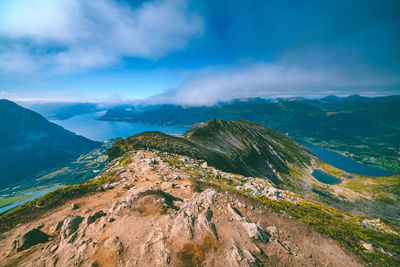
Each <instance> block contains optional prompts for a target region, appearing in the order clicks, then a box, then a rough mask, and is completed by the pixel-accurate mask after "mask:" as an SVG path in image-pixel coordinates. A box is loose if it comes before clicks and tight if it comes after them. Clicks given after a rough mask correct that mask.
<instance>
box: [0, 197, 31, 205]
mask: <svg viewBox="0 0 400 267" xmlns="http://www.w3.org/2000/svg"><path fill="white" fill-rule="evenodd" d="M31 196H32V195H29V194H24V195H17V196H12V197H0V208H1V207H4V206H7V205H10V204H13V203H15V202H19V201H22V200H25V199H27V198H30V197H31Z"/></svg>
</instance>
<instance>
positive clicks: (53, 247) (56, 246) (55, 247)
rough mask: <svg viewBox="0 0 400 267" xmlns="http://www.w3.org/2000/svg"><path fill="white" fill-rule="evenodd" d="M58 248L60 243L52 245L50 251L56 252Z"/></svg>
mask: <svg viewBox="0 0 400 267" xmlns="http://www.w3.org/2000/svg"><path fill="white" fill-rule="evenodd" d="M57 249H58V245H55V246H52V247H51V248H50V253H53V252H55V251H56V250H57Z"/></svg>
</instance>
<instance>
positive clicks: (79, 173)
mask: <svg viewBox="0 0 400 267" xmlns="http://www.w3.org/2000/svg"><path fill="white" fill-rule="evenodd" d="M111 145H112V143H111V142H109V143H105V144H103V145H102V146H101V147H100V148H97V149H94V150H92V151H90V152H89V153H85V154H83V155H80V156H79V157H78V158H76V159H75V160H73V161H72V162H69V163H67V164H64V165H61V166H59V167H58V168H54V169H47V170H43V171H41V172H38V173H35V174H34V175H32V176H31V177H29V178H28V179H26V180H24V181H22V182H20V183H18V184H16V185H18V186H19V188H18V192H23V191H26V190H31V189H34V188H37V187H41V186H49V185H53V184H64V185H65V184H77V183H81V182H82V181H87V180H90V179H92V178H93V177H95V176H97V175H98V173H99V172H100V171H101V170H102V169H103V168H104V166H105V164H106V163H107V160H108V157H107V153H106V151H107V149H108V148H109V147H110V146H111ZM14 191H15V189H8V190H2V191H1V194H2V195H10V196H12V194H13V192H14Z"/></svg>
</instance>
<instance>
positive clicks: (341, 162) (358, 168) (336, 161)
mask: <svg viewBox="0 0 400 267" xmlns="http://www.w3.org/2000/svg"><path fill="white" fill-rule="evenodd" d="M297 142H299V143H300V144H302V145H304V146H306V147H307V148H308V149H310V150H311V151H312V152H314V154H315V155H317V156H318V157H320V158H321V159H323V160H325V161H326V162H328V163H329V164H331V165H332V166H334V167H336V168H338V169H341V170H344V171H346V172H349V173H355V174H361V175H369V176H384V175H389V174H391V173H390V172H388V171H385V170H382V169H378V168H374V167H370V166H367V165H364V164H362V163H359V162H356V161H354V160H351V159H350V158H348V157H345V156H343V155H341V154H339V153H336V152H333V151H330V150H327V149H323V148H320V147H319V146H316V145H313V144H310V143H307V142H304V141H299V140H297Z"/></svg>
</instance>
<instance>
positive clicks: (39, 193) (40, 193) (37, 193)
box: [0, 185, 64, 214]
mask: <svg viewBox="0 0 400 267" xmlns="http://www.w3.org/2000/svg"><path fill="white" fill-rule="evenodd" d="M63 186H64V185H54V186H52V187H47V188H43V189H39V190H34V191H26V192H24V194H28V195H31V197H30V198H27V199H24V200H22V201H18V202H15V203H13V204H10V205H7V206H4V207H1V208H0V214H3V213H4V212H6V211H8V210H11V209H13V208H16V207H18V206H19V205H21V204H24V203H26V202H28V201H31V200H33V199H35V198H38V197H41V196H44V195H46V194H47V193H48V192H50V191H53V190H54V189H57V188H60V187H63Z"/></svg>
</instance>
